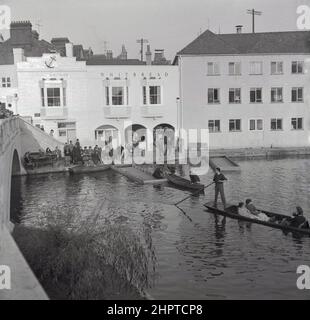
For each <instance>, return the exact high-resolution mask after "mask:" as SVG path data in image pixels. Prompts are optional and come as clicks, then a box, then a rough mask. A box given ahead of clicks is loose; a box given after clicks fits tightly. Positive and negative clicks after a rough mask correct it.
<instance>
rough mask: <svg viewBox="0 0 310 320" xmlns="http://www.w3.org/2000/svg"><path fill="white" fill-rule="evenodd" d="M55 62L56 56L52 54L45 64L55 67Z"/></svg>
mask: <svg viewBox="0 0 310 320" xmlns="http://www.w3.org/2000/svg"><path fill="white" fill-rule="evenodd" d="M55 62H56V56H50V58H49V59H48V60H47V61H45V65H46V66H47V67H48V68H50V69H52V68H55Z"/></svg>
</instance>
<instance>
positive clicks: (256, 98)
mask: <svg viewBox="0 0 310 320" xmlns="http://www.w3.org/2000/svg"><path fill="white" fill-rule="evenodd" d="M262 96H263V95H262V88H251V89H250V102H251V103H260V102H263V98H262Z"/></svg>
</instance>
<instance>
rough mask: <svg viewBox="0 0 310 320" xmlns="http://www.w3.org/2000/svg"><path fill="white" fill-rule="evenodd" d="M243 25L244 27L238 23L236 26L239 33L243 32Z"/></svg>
mask: <svg viewBox="0 0 310 320" xmlns="http://www.w3.org/2000/svg"><path fill="white" fill-rule="evenodd" d="M242 27H243V25H241V24H238V25H237V26H236V32H237V33H242Z"/></svg>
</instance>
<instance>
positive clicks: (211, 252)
mask: <svg viewBox="0 0 310 320" xmlns="http://www.w3.org/2000/svg"><path fill="white" fill-rule="evenodd" d="M239 164H240V166H241V172H239V173H229V174H226V177H227V178H228V182H227V183H226V185H225V188H226V189H225V191H226V197H227V200H228V201H229V202H233V203H236V202H239V201H240V200H241V201H244V200H245V199H246V198H248V197H250V198H252V199H253V200H254V202H255V204H256V206H257V207H260V208H265V209H266V210H270V211H274V212H279V213H283V214H290V213H291V212H293V211H294V209H295V206H296V205H300V206H301V207H302V208H303V209H304V211H305V215H306V216H307V217H308V218H309V219H310V198H309V191H310V170H309V167H310V159H281V160H272V161H266V160H252V161H241V162H239ZM212 175H213V173H212V172H209V173H208V174H207V175H206V176H204V177H203V178H202V180H203V182H204V183H209V182H210V181H211V179H212ZM17 179H18V180H15V181H14V196H13V198H14V207H13V210H14V211H15V213H17V214H18V215H20V216H21V217H24V218H27V219H25V221H26V222H27V223H30V224H31V223H32V222H31V221H32V219H34V218H35V217H37V216H39V215H40V212H42V210H44V209H46V208H48V207H52V208H56V210H59V211H60V212H61V211H62V208H63V207H64V206H71V207H72V208H76V212H77V214H80V215H86V216H87V215H91V214H92V212H94V210H98V208H100V209H99V212H100V215H101V216H102V217H106V216H109V217H111V219H114V221H115V222H116V223H122V224H126V225H127V226H129V227H130V228H132V229H133V230H134V231H137V232H139V231H142V234H143V233H144V234H146V233H147V234H148V236H149V237H150V239H151V243H152V246H153V247H154V250H155V255H156V273H155V280H154V283H153V285H152V286H151V287H150V288H148V292H149V294H150V295H151V296H153V297H154V298H155V299H310V293H309V290H303V291H301V290H298V289H297V287H296V280H297V274H296V269H297V267H298V266H299V265H305V264H306V265H310V238H301V239H300V238H294V237H293V236H292V235H284V234H283V233H282V231H281V230H275V229H271V228H268V227H264V226H260V225H252V226H251V228H246V227H244V226H243V227H242V226H240V225H239V224H238V222H237V221H235V220H231V219H226V221H225V220H223V219H222V218H216V217H215V216H214V215H213V214H210V213H208V212H206V211H204V209H203V203H205V202H207V201H210V200H212V199H213V188H212V187H211V189H210V188H209V189H207V190H206V192H205V195H204V196H200V197H192V198H190V199H189V200H187V201H185V202H183V203H182V204H181V205H180V206H181V207H182V209H183V210H184V212H185V214H184V213H182V212H181V211H180V210H178V209H177V208H176V207H175V206H173V205H171V204H173V203H175V202H177V201H179V200H181V199H182V198H184V197H185V196H186V195H187V193H185V192H184V191H181V190H177V189H173V188H171V187H160V188H155V187H154V186H152V185H144V186H141V185H137V184H135V183H133V182H131V181H129V180H127V179H126V178H125V177H123V176H121V175H119V174H118V173H115V172H113V171H105V172H102V173H99V174H98V173H96V174H89V175H75V176H69V175H59V174H54V175H53V174H51V175H42V176H36V177H34V176H31V177H22V178H17ZM26 222H23V223H26Z"/></svg>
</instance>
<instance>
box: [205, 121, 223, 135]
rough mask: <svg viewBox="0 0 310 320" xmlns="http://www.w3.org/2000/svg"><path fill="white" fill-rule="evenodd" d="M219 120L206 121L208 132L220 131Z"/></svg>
mask: <svg viewBox="0 0 310 320" xmlns="http://www.w3.org/2000/svg"><path fill="white" fill-rule="evenodd" d="M220 124H221V122H220V120H209V121H208V128H209V132H220V131H221V127H220Z"/></svg>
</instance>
